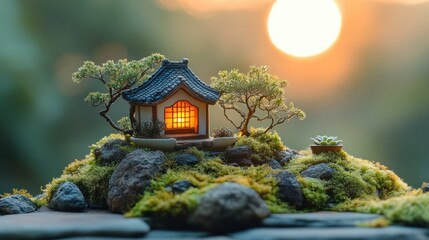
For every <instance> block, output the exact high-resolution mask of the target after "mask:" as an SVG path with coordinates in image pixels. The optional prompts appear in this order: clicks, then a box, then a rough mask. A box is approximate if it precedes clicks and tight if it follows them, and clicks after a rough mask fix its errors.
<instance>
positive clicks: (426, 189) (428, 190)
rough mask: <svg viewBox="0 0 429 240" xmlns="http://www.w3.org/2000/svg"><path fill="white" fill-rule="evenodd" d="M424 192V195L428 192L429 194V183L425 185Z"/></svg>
mask: <svg viewBox="0 0 429 240" xmlns="http://www.w3.org/2000/svg"><path fill="white" fill-rule="evenodd" d="M422 192H423V193H427V192H429V183H426V185H424V186H423V187H422Z"/></svg>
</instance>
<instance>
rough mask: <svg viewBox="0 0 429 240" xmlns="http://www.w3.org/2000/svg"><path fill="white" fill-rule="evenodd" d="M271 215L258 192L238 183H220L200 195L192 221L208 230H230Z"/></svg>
mask: <svg viewBox="0 0 429 240" xmlns="http://www.w3.org/2000/svg"><path fill="white" fill-rule="evenodd" d="M268 215H270V211H269V210H268V207H267V204H266V203H265V202H264V200H262V198H261V197H260V196H259V195H258V193H257V192H256V191H255V190H253V189H251V188H248V187H246V186H243V185H240V184H237V183H230V182H227V183H223V184H221V185H219V186H217V187H215V188H213V189H211V190H209V191H208V192H206V193H205V194H204V195H203V197H202V198H201V202H200V204H199V206H198V207H197V209H196V210H195V212H194V213H193V214H192V216H191V221H190V222H191V223H193V224H196V225H198V226H201V227H202V228H203V229H205V230H207V231H210V232H229V231H233V230H237V229H242V228H246V227H250V226H254V225H257V224H258V223H260V222H261V221H262V219H264V218H266V217H267V216H268Z"/></svg>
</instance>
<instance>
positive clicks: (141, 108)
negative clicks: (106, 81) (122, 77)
mask: <svg viewBox="0 0 429 240" xmlns="http://www.w3.org/2000/svg"><path fill="white" fill-rule="evenodd" d="M122 97H123V98H124V99H125V100H127V101H128V102H129V104H130V107H131V108H130V117H131V118H132V121H136V122H137V123H138V124H141V123H143V122H148V121H153V120H156V119H158V120H159V121H162V122H164V123H165V125H166V128H165V135H166V136H167V137H173V138H207V137H208V135H209V104H210V105H213V104H215V103H216V102H217V100H218V99H219V92H217V91H216V90H215V89H213V88H211V87H210V86H209V85H207V84H206V83H204V82H203V81H201V80H200V79H199V78H198V77H197V76H196V75H195V74H194V73H193V72H192V71H191V69H189V67H188V59H183V60H182V61H178V62H175V61H169V60H164V61H163V63H162V66H161V67H160V68H159V69H158V70H157V71H156V72H155V73H154V74H152V75H151V76H150V77H149V79H148V80H146V81H145V82H144V83H143V84H142V85H140V86H138V87H136V88H134V89H130V90H128V91H126V92H124V93H123V95H122Z"/></svg>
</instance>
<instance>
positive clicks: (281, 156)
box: [275, 149, 298, 165]
mask: <svg viewBox="0 0 429 240" xmlns="http://www.w3.org/2000/svg"><path fill="white" fill-rule="evenodd" d="M296 155H298V151H297V150H294V149H287V150H282V151H278V152H277V153H276V155H275V159H276V160H277V161H278V162H279V163H280V164H282V165H285V164H286V163H288V162H289V161H290V160H291V159H292V158H294V157H295V156H296Z"/></svg>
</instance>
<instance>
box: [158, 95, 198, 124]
mask: <svg viewBox="0 0 429 240" xmlns="http://www.w3.org/2000/svg"><path fill="white" fill-rule="evenodd" d="M197 117H198V109H197V108H196V107H195V106H193V105H191V104H190V103H189V102H188V101H177V102H176V103H175V104H174V105H173V106H171V107H167V108H165V110H164V120H165V121H164V122H165V125H166V130H180V129H188V130H192V131H194V130H195V129H196V126H197V122H198V120H197Z"/></svg>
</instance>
